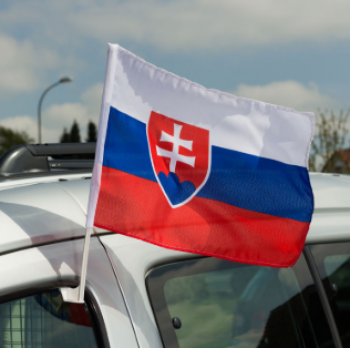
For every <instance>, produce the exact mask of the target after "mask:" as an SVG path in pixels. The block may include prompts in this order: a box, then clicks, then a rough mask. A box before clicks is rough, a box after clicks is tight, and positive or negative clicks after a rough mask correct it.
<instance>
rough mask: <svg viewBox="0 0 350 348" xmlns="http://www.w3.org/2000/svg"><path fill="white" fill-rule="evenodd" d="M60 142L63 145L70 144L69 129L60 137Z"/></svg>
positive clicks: (64, 130)
mask: <svg viewBox="0 0 350 348" xmlns="http://www.w3.org/2000/svg"><path fill="white" fill-rule="evenodd" d="M60 142H61V143H70V134H69V133H68V131H67V128H64V129H63V133H62V135H61V137H60Z"/></svg>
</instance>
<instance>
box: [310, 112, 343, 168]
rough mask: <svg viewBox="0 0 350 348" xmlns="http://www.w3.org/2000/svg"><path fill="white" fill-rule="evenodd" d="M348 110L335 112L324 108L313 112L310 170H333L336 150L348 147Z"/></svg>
mask: <svg viewBox="0 0 350 348" xmlns="http://www.w3.org/2000/svg"><path fill="white" fill-rule="evenodd" d="M349 116H350V110H349V111H347V112H344V111H343V110H341V111H339V112H338V113H335V112H333V111H329V110H325V111H318V112H317V113H316V114H315V135H314V140H313V142H312V143H311V153H310V160H309V169H310V171H323V172H333V171H334V170H333V168H334V163H333V162H334V161H336V159H337V156H336V154H337V151H339V150H342V149H345V148H348V147H349V125H348V120H349Z"/></svg>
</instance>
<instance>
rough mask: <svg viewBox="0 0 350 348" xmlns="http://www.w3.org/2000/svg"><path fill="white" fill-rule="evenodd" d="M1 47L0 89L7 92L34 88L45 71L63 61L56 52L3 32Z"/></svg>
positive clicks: (0, 37)
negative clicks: (37, 46) (37, 47)
mask: <svg viewBox="0 0 350 348" xmlns="http://www.w3.org/2000/svg"><path fill="white" fill-rule="evenodd" d="M0 48H1V50H0V76H1V78H0V91H2V92H5V93H7V92H19V91H32V90H34V89H35V88H37V86H38V84H39V83H40V80H41V79H42V77H43V74H44V72H45V71H46V70H47V69H53V68H56V67H57V66H59V64H60V63H61V61H60V59H59V57H58V56H57V54H55V53H54V52H51V51H49V50H46V49H36V48H35V47H34V46H33V44H32V43H31V42H30V41H17V40H15V39H14V38H12V37H10V36H7V35H3V34H1V33H0Z"/></svg>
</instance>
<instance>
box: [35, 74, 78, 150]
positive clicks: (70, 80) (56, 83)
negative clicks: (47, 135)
mask: <svg viewBox="0 0 350 348" xmlns="http://www.w3.org/2000/svg"><path fill="white" fill-rule="evenodd" d="M72 81H73V79H72V78H71V77H62V78H61V79H59V80H58V81H57V82H55V83H53V84H52V85H50V86H49V87H47V88H46V89H45V91H44V92H43V93H42V95H41V97H40V99H39V104H38V140H39V144H41V105H42V103H43V99H44V97H45V95H46V94H47V92H48V91H50V90H51V89H52V88H54V87H56V86H58V85H60V84H61V83H67V82H72Z"/></svg>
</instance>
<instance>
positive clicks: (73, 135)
mask: <svg viewBox="0 0 350 348" xmlns="http://www.w3.org/2000/svg"><path fill="white" fill-rule="evenodd" d="M70 142H71V143H81V138H80V129H79V125H78V123H77V122H76V121H75V120H74V122H73V125H72V128H71V130H70Z"/></svg>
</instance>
